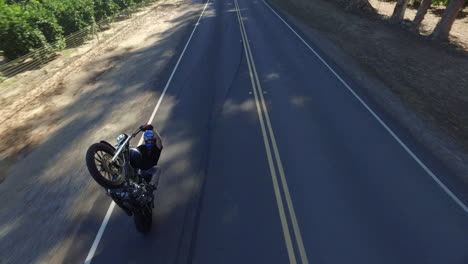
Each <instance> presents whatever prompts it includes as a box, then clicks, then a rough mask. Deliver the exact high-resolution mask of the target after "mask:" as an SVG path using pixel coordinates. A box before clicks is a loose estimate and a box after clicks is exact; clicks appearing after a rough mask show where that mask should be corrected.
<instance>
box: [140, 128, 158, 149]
mask: <svg viewBox="0 0 468 264" xmlns="http://www.w3.org/2000/svg"><path fill="white" fill-rule="evenodd" d="M143 138H144V139H145V145H146V147H147V148H153V147H154V146H156V136H155V134H154V131H153V130H146V131H145V133H144V134H143Z"/></svg>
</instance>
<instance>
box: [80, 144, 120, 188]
mask: <svg viewBox="0 0 468 264" xmlns="http://www.w3.org/2000/svg"><path fill="white" fill-rule="evenodd" d="M114 153H115V149H114V148H113V147H112V146H110V145H108V144H104V143H95V144H93V145H91V146H90V147H89V148H88V151H87V152H86V166H87V167H88V170H89V173H90V174H91V176H92V177H93V179H94V180H95V181H96V182H97V183H98V184H99V185H101V186H102V187H104V188H106V189H115V188H120V187H122V184H123V183H124V182H125V177H124V173H123V161H122V159H120V158H118V159H117V160H115V162H113V163H112V162H111V160H112V157H113V156H114Z"/></svg>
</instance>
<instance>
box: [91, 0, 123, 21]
mask: <svg viewBox="0 0 468 264" xmlns="http://www.w3.org/2000/svg"><path fill="white" fill-rule="evenodd" d="M119 8H120V7H119V6H118V5H117V4H116V3H115V2H114V1H112V0H94V19H95V20H96V21H101V20H103V19H107V18H109V17H112V16H114V15H116V14H117V13H118V12H119Z"/></svg>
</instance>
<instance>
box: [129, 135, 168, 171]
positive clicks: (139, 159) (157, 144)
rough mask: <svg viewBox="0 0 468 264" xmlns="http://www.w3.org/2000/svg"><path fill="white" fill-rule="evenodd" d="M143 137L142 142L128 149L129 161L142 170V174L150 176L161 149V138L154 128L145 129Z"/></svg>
mask: <svg viewBox="0 0 468 264" xmlns="http://www.w3.org/2000/svg"><path fill="white" fill-rule="evenodd" d="M151 128H152V127H151ZM143 139H144V141H145V143H144V144H142V145H140V146H138V147H137V148H132V149H131V150H130V161H131V163H132V165H133V166H134V167H135V168H137V169H140V170H141V171H142V175H143V176H148V177H151V176H150V175H152V173H153V172H152V169H153V168H154V167H155V166H156V165H157V164H158V161H159V157H160V155H161V151H162V149H163V145H162V139H161V136H160V135H159V133H158V132H157V131H155V130H154V129H148V130H146V131H145V132H144V134H143ZM150 179H151V178H150Z"/></svg>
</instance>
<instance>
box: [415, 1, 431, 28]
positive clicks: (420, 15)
mask: <svg viewBox="0 0 468 264" xmlns="http://www.w3.org/2000/svg"><path fill="white" fill-rule="evenodd" d="M431 4H432V0H422V2H421V5H419V8H418V12H417V13H416V16H415V17H414V19H413V23H411V28H410V29H411V30H412V31H419V27H420V26H421V22H422V21H423V19H424V16H425V15H426V13H427V10H429V7H431Z"/></svg>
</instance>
